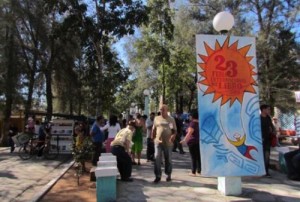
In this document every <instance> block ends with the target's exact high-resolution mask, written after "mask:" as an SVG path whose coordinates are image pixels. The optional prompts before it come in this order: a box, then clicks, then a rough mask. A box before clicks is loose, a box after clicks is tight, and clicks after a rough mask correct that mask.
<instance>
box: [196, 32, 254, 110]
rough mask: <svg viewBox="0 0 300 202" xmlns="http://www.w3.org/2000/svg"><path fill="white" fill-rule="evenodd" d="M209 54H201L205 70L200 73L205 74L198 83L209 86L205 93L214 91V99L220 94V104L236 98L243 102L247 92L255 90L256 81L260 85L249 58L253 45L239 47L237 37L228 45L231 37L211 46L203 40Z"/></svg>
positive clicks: (202, 65) (231, 102)
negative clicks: (248, 54)
mask: <svg viewBox="0 0 300 202" xmlns="http://www.w3.org/2000/svg"><path fill="white" fill-rule="evenodd" d="M204 46H205V50H206V53H207V56H206V55H201V54H199V55H198V56H199V57H200V58H201V59H202V61H203V62H202V63H198V65H199V67H200V68H201V69H202V70H203V71H202V72H199V74H200V75H201V76H202V77H204V79H203V80H201V81H200V82H199V83H200V84H203V85H206V86H208V87H207V89H206V90H205V92H204V95H207V94H211V93H214V97H213V102H215V101H217V100H218V99H219V98H221V106H222V105H224V104H225V103H227V102H228V101H230V106H231V105H232V104H233V103H234V101H235V100H238V101H239V102H240V103H243V97H244V93H245V92H249V93H254V94H255V93H256V92H255V89H254V87H253V85H257V84H256V82H255V80H254V78H253V76H254V75H256V72H254V69H255V67H254V66H253V65H251V64H250V63H249V62H250V61H251V60H252V58H253V57H252V56H251V57H250V56H247V53H248V51H249V49H250V48H251V45H247V46H244V47H242V48H239V49H238V41H235V42H234V43H233V44H232V45H230V46H229V37H227V38H226V40H225V41H224V43H223V46H221V45H220V44H219V42H218V41H216V43H215V49H212V48H211V47H209V46H208V45H207V43H205V42H204Z"/></svg>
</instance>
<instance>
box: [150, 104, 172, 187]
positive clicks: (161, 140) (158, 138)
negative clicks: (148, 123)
mask: <svg viewBox="0 0 300 202" xmlns="http://www.w3.org/2000/svg"><path fill="white" fill-rule="evenodd" d="M160 114H161V115H160V116H157V117H155V119H154V123H153V127H152V139H153V140H154V144H155V146H154V148H155V155H154V156H155V163H154V173H155V180H154V181H153V182H154V183H158V182H160V180H161V174H162V171H161V161H162V153H163V154H164V157H165V174H166V175H167V178H166V181H167V182H169V181H171V174H172V149H173V141H174V139H175V137H176V132H177V129H176V123H175V120H174V119H173V118H172V117H171V116H169V115H168V106H167V105H165V104H163V105H161V107H160Z"/></svg>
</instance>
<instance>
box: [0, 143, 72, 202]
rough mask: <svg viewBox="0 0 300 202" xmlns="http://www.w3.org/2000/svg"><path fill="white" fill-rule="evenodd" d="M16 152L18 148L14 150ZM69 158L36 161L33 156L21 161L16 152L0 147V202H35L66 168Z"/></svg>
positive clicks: (61, 157) (62, 156)
mask: <svg viewBox="0 0 300 202" xmlns="http://www.w3.org/2000/svg"><path fill="white" fill-rule="evenodd" d="M16 150H18V148H16ZM70 157H71V156H66V155H60V156H59V157H58V159H56V160H51V161H50V160H38V159H36V157H35V156H34V157H33V158H32V159H29V160H22V159H21V158H20V157H19V156H18V152H17V151H16V152H15V153H12V154H11V153H9V148H7V147H6V148H5V147H0V201H1V202H15V201H16V202H23V201H24V202H28V201H35V200H36V199H38V198H39V196H40V194H42V193H43V191H44V189H45V187H47V185H48V184H49V183H51V182H52V180H55V179H57V177H58V176H60V175H61V174H62V172H63V171H64V169H65V168H66V167H68V165H69V162H70V160H71V158H70Z"/></svg>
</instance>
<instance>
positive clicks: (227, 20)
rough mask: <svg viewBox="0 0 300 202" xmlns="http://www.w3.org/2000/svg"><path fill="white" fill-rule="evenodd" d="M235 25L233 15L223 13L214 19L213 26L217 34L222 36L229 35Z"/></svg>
mask: <svg viewBox="0 0 300 202" xmlns="http://www.w3.org/2000/svg"><path fill="white" fill-rule="evenodd" d="M233 25H234V18H233V16H232V15H231V13H229V12H226V11H222V12H220V13H218V14H217V15H216V16H215V17H214V19H213V26H214V29H215V30H216V31H217V32H220V33H221V34H225V33H227V32H228V31H229V30H230V29H231V28H232V27H233Z"/></svg>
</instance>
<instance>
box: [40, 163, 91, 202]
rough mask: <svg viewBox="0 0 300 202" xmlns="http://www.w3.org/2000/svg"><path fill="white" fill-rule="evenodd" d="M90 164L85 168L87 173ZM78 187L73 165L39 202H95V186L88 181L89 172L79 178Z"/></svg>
mask: <svg viewBox="0 0 300 202" xmlns="http://www.w3.org/2000/svg"><path fill="white" fill-rule="evenodd" d="M91 167H92V164H90V163H87V164H86V168H87V170H88V171H89V170H90V169H91ZM79 182H80V185H79V186H78V185H77V177H76V176H75V167H74V165H73V166H72V167H71V168H70V169H69V170H68V171H67V172H66V173H65V174H64V175H63V176H62V177H61V178H60V179H59V180H58V181H57V183H56V184H55V185H54V186H53V187H52V188H51V189H50V190H49V192H48V193H46V194H45V196H44V197H43V198H42V199H41V200H40V201H42V202H53V201H57V202H70V201H72V202H79V201H80V202H95V201H97V198H96V185H95V182H91V181H90V174H89V172H86V173H84V174H83V175H82V176H81V177H80V181H79Z"/></svg>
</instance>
